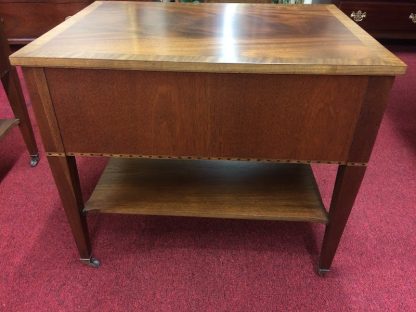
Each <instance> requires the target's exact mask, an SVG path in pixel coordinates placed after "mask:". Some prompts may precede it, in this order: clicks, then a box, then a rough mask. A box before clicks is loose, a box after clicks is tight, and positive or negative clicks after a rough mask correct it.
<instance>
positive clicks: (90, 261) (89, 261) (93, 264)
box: [79, 257, 100, 269]
mask: <svg viewBox="0 0 416 312" xmlns="http://www.w3.org/2000/svg"><path fill="white" fill-rule="evenodd" d="M79 260H80V261H81V262H82V263H84V264H86V265H89V266H90V267H92V268H96V269H97V268H98V267H99V266H100V260H98V259H96V258H94V257H91V258H89V259H79Z"/></svg>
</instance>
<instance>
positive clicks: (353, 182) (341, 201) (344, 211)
mask: <svg viewBox="0 0 416 312" xmlns="http://www.w3.org/2000/svg"><path fill="white" fill-rule="evenodd" d="M365 170H366V167H364V166H339V167H338V173H337V178H336V181H335V187H334V192H333V194H332V201H331V206H330V209H329V223H328V225H327V227H326V230H325V235H324V240H323V244H322V250H321V255H320V259H319V266H318V273H319V274H320V275H324V274H325V273H326V272H328V271H329V269H330V267H331V264H332V260H333V259H334V256H335V252H336V251H337V248H338V244H339V241H340V239H341V236H342V233H343V231H344V228H345V225H346V224H347V221H348V217H349V215H350V212H351V208H352V206H353V205H354V201H355V198H356V196H357V194H358V190H359V189H360V185H361V181H362V180H363V178H364V173H365Z"/></svg>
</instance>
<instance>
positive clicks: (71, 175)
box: [48, 156, 93, 259]
mask: <svg viewBox="0 0 416 312" xmlns="http://www.w3.org/2000/svg"><path fill="white" fill-rule="evenodd" d="M48 162H49V165H50V167H51V170H52V174H53V177H54V179H55V183H56V186H57V187H58V191H59V195H60V196H61V200H62V204H63V206H64V210H65V213H66V216H67V218H68V222H69V225H70V227H71V230H72V235H73V236H74V239H75V243H76V245H77V247H78V252H79V256H80V258H81V259H93V258H92V257H91V243H90V238H89V234H88V226H87V219H86V216H85V215H84V214H83V213H82V209H83V206H84V205H83V200H82V193H81V187H80V182H79V177H78V171H77V165H76V162H75V157H73V156H64V157H57V156H48Z"/></svg>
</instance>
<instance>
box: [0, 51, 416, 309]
mask: <svg viewBox="0 0 416 312" xmlns="http://www.w3.org/2000/svg"><path fill="white" fill-rule="evenodd" d="M393 50H394V51H395V52H396V54H397V55H398V56H399V57H400V58H402V59H403V60H404V61H405V62H406V63H407V64H408V65H409V70H408V73H407V75H405V76H403V77H400V78H398V79H397V80H396V84H395V86H394V90H393V92H392V95H391V98H390V102H389V106H388V109H387V112H386V115H385V118H384V120H383V124H382V127H381V130H380V133H379V137H378V140H377V143H376V147H375V150H374V152H373V156H372V159H371V162H370V166H369V168H368V171H367V175H366V178H365V180H364V182H363V186H362V189H361V192H360V194H359V196H358V198H357V201H356V205H355V207H354V209H353V212H352V214H351V218H350V221H349V224H348V226H347V229H346V231H345V234H344V237H343V240H342V242H341V246H340V248H339V251H338V254H337V256H336V258H335V261H334V265H333V269H332V272H331V273H330V274H328V276H327V277H326V278H320V277H318V276H317V275H316V274H315V273H314V266H315V264H316V260H317V256H318V251H319V246H320V243H321V238H322V234H323V226H321V225H310V224H306V223H285V222H260V221H232V220H209V219H197V218H170V217H140V216H136V217H130V216H105V215H98V216H92V217H90V224H91V232H92V240H93V248H94V255H95V256H96V257H98V258H99V259H100V260H101V261H102V266H101V267H100V268H99V269H98V270H96V269H91V268H89V267H86V266H83V265H81V264H80V262H79V261H78V260H77V256H78V255H77V252H76V248H75V244H74V241H73V239H72V236H71V234H70V232H69V227H68V225H67V222H66V218H65V215H64V211H63V209H62V207H61V203H60V200H59V198H58V193H57V190H56V188H55V185H54V183H53V180H52V177H51V173H50V170H49V168H48V165H47V161H46V159H45V156H44V154H43V152H42V154H41V156H42V158H41V162H40V164H39V165H38V167H36V168H34V169H31V168H30V167H29V165H28V156H27V154H26V151H25V149H24V145H23V142H22V139H21V136H20V133H19V131H18V130H17V129H14V130H12V132H11V134H10V135H9V136H7V137H6V138H5V139H4V140H3V141H1V142H0V179H1V184H0V311H279V310H285V311H416V282H415V280H416V204H415V203H416V47H397V46H396V47H393ZM10 114H11V113H10V109H9V107H8V106H7V104H6V100H5V97H4V94H1V97H0V116H4V115H8V116H9V115H10ZM35 128H36V126H35ZM35 130H36V132H37V133H38V131H37V128H36V129H35ZM38 142H40V139H39V136H38ZM104 164H105V160H100V159H81V160H80V161H79V168H80V174H81V182H82V184H83V186H84V190H85V196H88V194H89V193H90V192H91V190H92V188H93V186H94V185H95V183H96V181H97V179H98V176H99V174H100V171H101V170H102V168H103V166H104ZM315 169H316V173H317V177H318V182H319V185H320V187H321V190H322V193H323V197H324V199H325V202H326V203H327V202H328V199H329V196H330V192H331V186H332V182H333V177H334V172H335V171H334V169H335V167H330V169H328V167H327V166H321V167H320V166H317V167H315Z"/></svg>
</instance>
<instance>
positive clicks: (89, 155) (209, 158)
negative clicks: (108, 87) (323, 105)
mask: <svg viewBox="0 0 416 312" xmlns="http://www.w3.org/2000/svg"><path fill="white" fill-rule="evenodd" d="M46 154H47V156H82V157H114V158H144V159H192V160H233V161H257V162H274V163H288V164H311V163H316V164H334V165H347V166H367V163H360V162H346V161H328V160H297V159H264V158H244V157H203V156H166V155H135V154H109V153H72V152H68V153H66V154H64V153H50V152H48V153H46Z"/></svg>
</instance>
